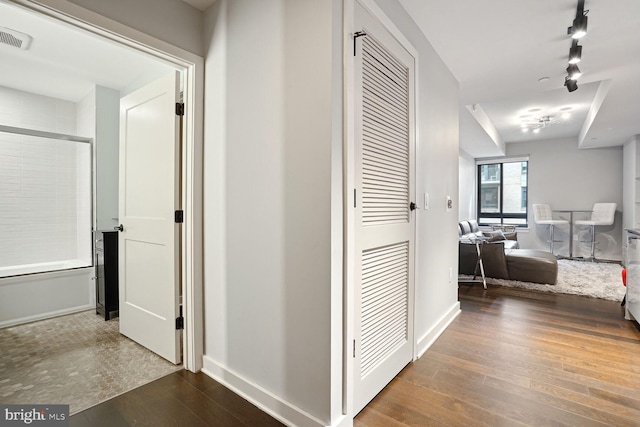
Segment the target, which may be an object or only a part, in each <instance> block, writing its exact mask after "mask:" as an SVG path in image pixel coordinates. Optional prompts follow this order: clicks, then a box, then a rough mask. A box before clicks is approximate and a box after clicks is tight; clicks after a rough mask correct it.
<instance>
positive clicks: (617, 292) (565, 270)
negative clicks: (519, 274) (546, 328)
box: [487, 260, 625, 301]
mask: <svg viewBox="0 0 640 427" xmlns="http://www.w3.org/2000/svg"><path fill="white" fill-rule="evenodd" d="M487 283H490V284H493V285H500V286H511V287H514V288H524V289H532V290H536V291H541V292H555V293H560V294H574V295H584V296H589V297H592V298H601V299H608V300H615V301H622V298H623V297H624V293H625V287H624V286H623V285H622V266H620V265H619V264H611V263H593V262H584V261H569V260H558V284H556V285H542V284H540V283H529V282H517V281H515V280H503V279H491V278H487Z"/></svg>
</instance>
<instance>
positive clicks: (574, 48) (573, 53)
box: [569, 40, 582, 64]
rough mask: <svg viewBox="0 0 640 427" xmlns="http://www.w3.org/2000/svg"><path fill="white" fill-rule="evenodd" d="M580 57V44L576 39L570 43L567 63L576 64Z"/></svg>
mask: <svg viewBox="0 0 640 427" xmlns="http://www.w3.org/2000/svg"><path fill="white" fill-rule="evenodd" d="M581 59H582V46H580V45H578V40H574V41H573V43H571V49H569V64H577V63H578V62H580V60H581Z"/></svg>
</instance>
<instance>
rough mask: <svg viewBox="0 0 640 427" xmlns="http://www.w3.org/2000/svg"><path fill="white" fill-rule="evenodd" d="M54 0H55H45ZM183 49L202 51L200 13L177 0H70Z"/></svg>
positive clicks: (51, 1) (198, 52) (53, 1)
mask: <svg viewBox="0 0 640 427" xmlns="http://www.w3.org/2000/svg"><path fill="white" fill-rule="evenodd" d="M44 3H55V0H44ZM70 3H74V4H77V5H79V6H81V7H83V8H85V9H88V10H90V11H92V12H95V13H97V14H99V15H102V16H104V17H107V18H109V19H112V20H114V21H117V22H120V23H122V24H124V25H127V26H129V27H131V28H135V29H137V30H139V31H142V32H143V33H145V34H148V35H150V36H153V37H155V38H157V39H159V40H162V41H165V42H167V43H170V44H172V45H174V46H177V47H180V48H182V49H184V50H186V51H189V52H192V53H195V54H196V55H202V54H203V38H202V30H203V17H202V13H201V12H200V11H199V10H197V9H195V8H193V7H192V6H190V5H188V4H187V3H185V2H183V1H179V0H135V1H129V0H109V1H104V0H70Z"/></svg>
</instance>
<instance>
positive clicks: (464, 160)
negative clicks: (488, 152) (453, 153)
mask: <svg viewBox="0 0 640 427" xmlns="http://www.w3.org/2000/svg"><path fill="white" fill-rule="evenodd" d="M459 167H460V169H459V171H460V172H459V176H460V186H459V187H460V188H459V200H458V204H459V206H458V220H459V221H463V220H466V219H475V217H476V216H477V210H476V206H477V203H476V199H477V197H478V193H477V192H476V179H477V177H478V173H477V168H476V159H474V158H473V157H472V156H471V155H470V154H467V153H466V152H464V151H462V150H460V158H459Z"/></svg>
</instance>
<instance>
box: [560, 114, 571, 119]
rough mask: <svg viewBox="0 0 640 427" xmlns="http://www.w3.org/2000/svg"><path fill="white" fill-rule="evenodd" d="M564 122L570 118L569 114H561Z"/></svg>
mask: <svg viewBox="0 0 640 427" xmlns="http://www.w3.org/2000/svg"><path fill="white" fill-rule="evenodd" d="M561 117H562V118H563V119H564V120H567V119H570V118H571V114H569V113H563V114H562V116H561Z"/></svg>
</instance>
